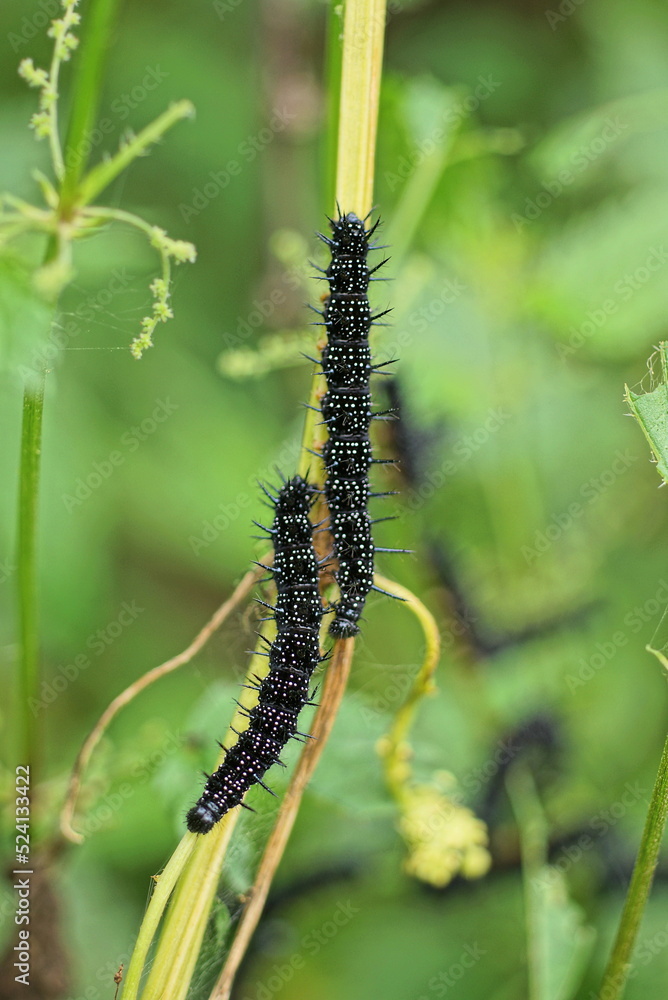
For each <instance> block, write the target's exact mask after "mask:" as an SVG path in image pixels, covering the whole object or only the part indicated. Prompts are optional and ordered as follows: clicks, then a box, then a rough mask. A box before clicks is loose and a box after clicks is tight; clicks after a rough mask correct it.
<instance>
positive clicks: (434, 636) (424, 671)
mask: <svg viewBox="0 0 668 1000" xmlns="http://www.w3.org/2000/svg"><path fill="white" fill-rule="evenodd" d="M375 582H376V584H377V586H379V587H382V589H383V590H387V592H388V593H390V594H394V595H395V596H396V597H401V598H402V599H403V600H404V601H405V603H406V606H407V608H408V609H409V610H410V611H412V613H413V614H414V615H415V617H416V618H417V619H418V621H419V623H420V625H421V627H422V632H423V635H424V640H425V652H424V659H423V661H422V666H421V667H420V670H419V672H418V674H417V677H416V678H415V680H414V681H413V685H412V687H411V689H410V691H409V693H408V697H407V698H406V701H405V702H404V703H403V705H402V706H401V708H400V709H399V711H398V712H397V714H396V715H395V717H394V722H393V724H392V728H391V729H390V731H389V733H388V734H387V736H386V737H385V738H384V739H383V740H382V742H381V754H382V757H383V761H384V767H385V778H386V780H387V784H388V787H389V788H390V790H391V791H392V794H393V795H394V796H395V798H397V799H401V797H402V796H403V794H404V791H405V788H406V785H407V780H408V778H409V773H408V772H407V768H406V759H407V752H408V735H409V733H410V729H411V726H412V725H413V720H414V719H415V713H416V711H417V707H418V704H419V703H420V701H421V700H422V698H424V697H425V695H430V694H434V693H435V691H436V686H435V684H434V680H433V677H434V673H435V671H436V667H437V666H438V661H439V659H440V655H441V636H440V633H439V631H438V625H437V624H436V619H435V618H434V616H433V615H432V613H431V612H430V611H429V610H428V609H427V608H426V607H425V606H424V604H423V603H422V601H420V600H418V598H417V597H416V596H415V594H413V593H412V592H411V591H410V590H408V589H407V588H406V587H402V586H401V585H400V584H398V583H395V582H394V581H393V580H388V579H386V577H384V576H380V575H378V574H376V576H375Z"/></svg>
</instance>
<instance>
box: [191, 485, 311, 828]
mask: <svg viewBox="0 0 668 1000" xmlns="http://www.w3.org/2000/svg"><path fill="white" fill-rule="evenodd" d="M265 492H267V495H268V496H269V498H270V500H271V501H272V503H273V504H274V506H275V514H274V521H273V524H272V526H271V528H266V529H264V530H267V531H268V533H269V536H270V538H271V539H272V541H273V543H274V563H273V566H272V567H267V569H269V570H270V572H271V573H272V574H273V576H274V580H275V583H276V590H277V598H276V604H275V605H265V606H266V607H269V609H270V610H271V611H272V612H273V617H274V618H275V621H276V633H277V634H276V638H275V639H274V641H273V643H272V644H271V647H270V650H269V653H268V654H266V655H268V657H269V672H268V674H267V675H266V677H265V678H264V679H263V680H261V681H260V680H258V683H257V684H251V685H249V686H250V687H252V688H254V689H255V690H257V691H258V701H257V705H256V706H255V708H253V709H251V711H250V712H247V713H246V715H247V717H248V728H247V729H246V730H244V732H243V733H241V734H240V735H239V738H238V740H237V742H236V743H235V744H234V746H233V747H231V748H230V749H229V750H227V751H226V754H225V760H224V761H223V763H222V764H221V765H220V767H219V768H218V769H217V770H216V771H214V773H213V774H211V775H209V776H208V778H207V782H206V786H205V788H204V792H203V793H202V796H201V798H200V799H199V801H198V802H197V803H196V804H195V805H194V806H193V807H192V809H191V810H190V811H189V812H188V815H187V818H186V819H187V824H188V829H189V830H190V831H191V832H192V833H208V831H209V830H211V828H212V827H213V826H214V825H215V824H216V823H217V822H218V820H220V819H221V818H222V816H224V815H225V813H226V812H228V811H229V810H230V809H233V808H234V807H235V806H238V805H239V804H241V803H242V799H243V797H244V795H245V794H246V792H247V791H248V789H249V788H250V787H251V785H254V784H260V785H262V787H263V788H267V786H266V785H265V784H264V782H263V780H262V778H263V776H264V773H265V771H267V770H268V768H270V767H271V765H272V764H275V763H279V764H280V763H282V761H281V760H280V757H279V755H280V752H281V750H282V749H283V747H284V746H285V745H286V743H287V742H288V740H290V739H291V738H292V737H293V736H297V737H299V736H303V735H304V734H302V733H299V732H298V731H297V717H298V715H299V713H300V711H301V710H302V708H303V707H304V705H306V704H307V703H309V681H310V679H311V675H312V674H313V671H314V670H315V668H316V667H317V665H318V663H319V662H320V661H321V659H322V657H321V655H320V644H319V633H320V623H321V620H322V616H323V606H322V602H321V600H320V595H319V592H318V569H319V564H318V560H317V557H316V554H315V550H314V548H313V541H312V532H313V525H312V524H311V522H310V520H309V511H310V509H311V505H312V502H313V498H314V490H313V487H312V486H309V484H308V483H306V482H304V480H303V479H301V478H300V477H299V476H295V477H294V478H293V479H290V480H289V481H288V482H286V483H285V484H284V485H283V487H282V488H281V490H280V491H279V493H278V496H276V497H275V496H273V495H271V494H270V493H268V491H265ZM260 527H263V526H260ZM260 603H261V604H264V602H262V601H261V602H260Z"/></svg>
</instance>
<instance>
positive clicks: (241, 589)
mask: <svg viewBox="0 0 668 1000" xmlns="http://www.w3.org/2000/svg"><path fill="white" fill-rule="evenodd" d="M263 573H264V570H263V569H262V568H260V567H258V568H256V569H254V570H249V571H248V573H246V575H245V576H244V577H243V578H242V580H241V582H240V583H239V584H238V585H237V587H236V589H235V591H234V592H233V594H232V595H231V597H229V598H228V599H227V600H226V601H225V602H224V603H223V604H221V606H220V607H219V608H218V610H217V611H216V613H215V614H214V615H213V617H212V618H210V619H209V621H208V622H207V623H206V625H205V626H204V628H202V629H201V630H200V631H199V632H198V634H197V635H196V636H195V638H194V639H193V641H192V642H191V643H190V645H189V646H187V647H186V649H184V650H183V652H181V653H177V655H176V656H172V658H171V659H169V660H166V661H165V662H164V663H161V664H160V665H159V666H157V667H153V669H152V670H149V671H148V672H147V673H145V674H144V675H143V677H140V678H139V679H138V680H136V681H134V682H133V683H132V684H130V685H129V687H127V688H126V689H125V690H124V691H122V692H121V693H120V694H119V695H117V697H116V698H114V700H113V701H112V702H111V703H110V704H109V705H108V706H107V708H106V709H105V711H104V712H103V713H102V715H101V716H100V718H99V719H98V721H97V723H96V724H95V726H94V727H93V729H92V730H91V732H90V733H89V734H88V736H87V737H86V739H85V740H84V743H83V746H82V747H81V750H80V751H79V754H78V756H77V759H76V761H75V762H74V767H73V768H72V774H71V775H70V781H69V786H68V790H67V797H66V799H65V805H64V806H63V809H62V811H61V814H60V829H61V832H62V834H63V836H64V837H66V838H67V840H70V841H72V843H75V844H81V843H83V840H84V838H83V836H82V834H80V833H78V832H77V831H76V830H75V829H74V827H73V826H72V820H73V817H74V811H75V809H76V804H77V799H78V796H79V789H80V787H81V776H82V774H83V771H84V770H85V768H86V766H87V765H88V761H89V760H90V758H91V755H92V753H93V751H94V750H95V747H96V746H97V744H98V743H99V742H100V740H101V738H102V736H103V734H104V732H105V730H106V729H107V727H108V726H109V723H110V722H111V721H112V719H113V718H114V717H115V716H116V715H117V714H118V712H120V710H121V709H122V708H124V707H125V706H126V705H128V704H129V703H130V702H131V701H132V700H133V699H134V698H136V697H137V695H138V694H139V693H140V692H141V691H144V690H145V689H146V688H147V687H149V686H150V685H151V684H153V683H154V682H155V681H157V680H160V678H161V677H164V676H165V675H166V674H170V673H171V672H172V671H173V670H177V669H178V668H179V667H182V666H183V665H184V664H185V663H189V662H190V661H191V660H192V658H193V657H194V656H195V655H196V654H197V653H199V651H200V649H202V647H203V646H204V645H206V643H207V642H208V641H209V639H210V638H211V636H212V635H213V633H214V632H215V631H216V630H217V629H219V628H220V626H221V625H222V624H223V622H224V621H225V619H226V618H227V616H228V615H229V614H230V612H232V611H233V610H234V609H235V608H236V607H237V605H238V604H240V603H241V601H243V600H244V599H245V598H246V597H247V596H248V594H249V593H250V591H251V590H252V588H253V586H254V585H255V583H256V582H257V581H258V580H259V578H260V577H261V576H262V574H263Z"/></svg>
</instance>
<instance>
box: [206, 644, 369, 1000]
mask: <svg viewBox="0 0 668 1000" xmlns="http://www.w3.org/2000/svg"><path fill="white" fill-rule="evenodd" d="M354 647H355V640H354V639H340V640H339V641H338V642H337V643H336V644H335V646H334V655H333V656H332V659H331V662H330V664H329V667H328V670H327V674H326V677H325V682H324V685H323V689H322V698H321V701H320V706H319V708H318V711H317V713H316V717H315V719H314V722H313V727H312V729H311V737H312V739H310V740H308V741H307V743H306V745H305V747H304V750H303V752H302V754H301V756H300V758H299V761H298V763H297V767H296V768H295V772H294V774H293V776H292V779H291V781H290V785H289V787H288V790H287V792H286V793H285V797H284V799H283V801H282V803H281V808H280V810H279V813H278V818H277V820H276V824H275V826H274V829H273V830H272V832H271V835H270V837H269V840H268V841H267V845H266V847H265V850H264V854H263V855H262V860H261V861H260V865H259V868H258V871H257V875H256V877H255V882H254V884H253V888H252V890H251V893H250V901H249V903H248V905H247V906H246V909H245V910H244V913H243V916H242V918H241V921H240V923H239V929H238V931H237V934H236V936H235V938H234V943H233V945H232V948H231V949H230V953H229V955H228V958H227V961H226V963H225V966H224V968H223V970H222V972H221V974H220V978H219V979H218V982H217V983H216V985H215V986H214V988H213V991H212V993H211V996H210V998H209V1000H228V997H229V996H230V992H231V990H232V984H233V982H234V977H235V975H236V973H237V971H238V969H239V965H240V964H241V961H242V959H243V957H244V955H245V954H246V950H247V948H248V945H249V944H250V940H251V938H252V936H253V934H254V932H255V928H256V927H257V925H258V921H259V919H260V917H261V915H262V910H263V908H264V904H265V902H266V899H267V895H268V893H269V889H270V888H271V883H272V881H273V878H274V875H275V873H276V869H277V868H278V865H279V863H280V861H281V858H282V857H283V852H284V851H285V848H286V846H287V843H288V840H289V838H290V834H291V833H292V828H293V826H294V824H295V820H296V819H297V813H298V811H299V806H300V803H301V800H302V796H303V794H304V791H305V790H306V786H307V784H308V782H309V781H310V779H311V775H312V774H313V772H314V771H315V768H316V765H317V763H318V761H319V760H320V757H321V755H322V752H323V750H324V749H325V744H326V743H327V740H328V739H329V735H330V733H331V731H332V727H333V725H334V720H335V719H336V715H337V712H338V710H339V706H340V704H341V700H342V698H343V695H344V692H345V689H346V685H347V682H348V676H349V674H350V667H351V665H352V660H353V650H354Z"/></svg>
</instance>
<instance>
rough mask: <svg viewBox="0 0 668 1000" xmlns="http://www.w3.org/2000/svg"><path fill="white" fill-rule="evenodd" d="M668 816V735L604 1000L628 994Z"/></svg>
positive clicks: (602, 993)
mask: <svg viewBox="0 0 668 1000" xmlns="http://www.w3.org/2000/svg"><path fill="white" fill-rule="evenodd" d="M667 816H668V738H667V739H666V742H665V744H664V747H663V753H662V755H661V762H660V764H659V771H658V774H657V776H656V781H655V783H654V790H653V792H652V801H651V802H650V805H649V811H648V813H647V819H646V820H645V828H644V830H643V834H642V840H641V842H640V850H639V851H638V857H637V858H636V863H635V867H634V869H633V875H632V876H631V884H630V885H629V890H628V892H627V894H626V902H625V903H624V909H623V910H622V916H621V919H620V921H619V929H618V931H617V937H616V939H615V943H614V946H613V949H612V954H611V955H610V960H609V962H608V966H607V968H606V970H605V974H604V976H603V982H602V983H601V989H600V991H599V997H600V1000H618V998H619V997H621V996H622V995H623V993H624V987H625V986H626V980H627V977H628V974H629V971H630V969H631V956H632V954H633V948H634V945H635V942H636V938H637V936H638V931H639V929H640V921H641V920H642V915H643V912H644V909H645V905H646V903H647V900H648V898H649V893H650V889H651V888H652V881H653V879H654V871H655V869H656V865H657V861H658V859H659V850H660V848H661V840H662V838H663V831H664V829H665V826H666V817H667Z"/></svg>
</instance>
